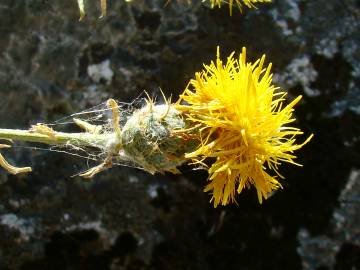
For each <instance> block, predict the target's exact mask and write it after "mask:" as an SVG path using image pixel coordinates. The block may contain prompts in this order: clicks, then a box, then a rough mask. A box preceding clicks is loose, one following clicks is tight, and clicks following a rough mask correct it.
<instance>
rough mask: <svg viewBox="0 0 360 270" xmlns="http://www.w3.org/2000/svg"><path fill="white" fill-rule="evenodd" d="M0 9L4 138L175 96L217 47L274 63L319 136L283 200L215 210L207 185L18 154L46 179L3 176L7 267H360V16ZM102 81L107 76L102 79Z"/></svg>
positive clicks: (296, 5) (284, 7)
mask: <svg viewBox="0 0 360 270" xmlns="http://www.w3.org/2000/svg"><path fill="white" fill-rule="evenodd" d="M87 2H88V5H87V11H88V16H87V18H86V20H85V21H83V22H78V17H79V14H78V9H77V5H76V1H75V0H73V1H47V0H1V1H0V126H1V127H7V128H28V127H29V125H30V124H33V123H36V122H51V121H54V120H56V119H59V118H61V117H64V116H66V115H69V114H71V113H74V112H77V111H81V110H84V109H86V108H89V107H91V106H94V105H97V104H99V103H101V102H103V101H105V100H106V99H107V98H109V97H115V98H117V99H119V100H121V101H126V102H129V101H131V100H132V99H133V98H135V97H137V96H139V94H141V93H142V91H143V90H147V91H148V92H149V93H152V94H154V95H157V96H160V92H159V89H160V88H161V89H162V90H163V91H164V92H165V93H166V95H168V96H170V94H172V95H173V96H174V97H176V96H177V95H178V94H179V93H180V92H181V91H182V90H183V89H184V87H185V86H186V84H187V82H188V80H189V79H190V78H191V77H192V76H193V74H194V72H195V71H197V70H200V69H201V67H202V63H204V62H205V63H208V62H209V60H210V59H214V57H215V52H216V46H217V45H221V52H222V55H223V56H224V57H225V56H226V55H228V54H229V53H230V52H231V51H233V50H235V51H237V52H240V50H241V47H242V46H244V45H246V47H247V48H248V55H249V57H250V58H251V59H252V60H254V59H256V58H258V57H259V56H261V54H263V53H266V54H267V56H268V59H270V60H271V61H272V62H273V64H274V73H275V78H274V79H275V81H276V83H277V84H278V85H280V86H281V87H283V88H284V89H287V90H289V96H290V98H292V97H294V96H296V95H299V94H302V95H303V96H304V98H303V101H302V103H301V104H300V105H298V107H297V111H296V116H297V119H298V121H297V125H298V126H300V127H301V128H302V129H303V130H304V131H305V133H306V134H310V133H314V134H315V137H314V139H313V140H312V141H311V143H309V144H308V145H307V146H306V147H304V149H302V150H300V151H299V152H298V156H299V159H298V160H299V162H301V163H302V164H303V165H304V167H303V168H299V167H294V166H286V165H284V166H282V168H281V171H282V173H283V174H284V175H285V176H286V180H284V181H283V185H284V189H283V190H280V191H279V192H277V193H276V194H275V195H274V196H273V197H271V198H270V199H269V200H267V201H266V202H265V203H263V205H259V204H258V202H257V198H256V193H255V192H254V190H250V191H246V192H244V193H243V194H241V196H239V197H238V205H233V206H228V207H218V208H217V209H214V208H213V207H212V205H211V204H209V203H208V201H209V195H208V194H205V193H203V192H202V188H203V186H204V184H205V181H206V177H207V176H206V173H205V172H203V171H192V170H191V167H184V168H182V171H183V175H179V176H175V175H171V174H167V175H164V176H162V175H155V176H151V175H149V174H147V173H145V172H142V171H140V170H137V169H132V168H126V167H116V168H113V169H111V170H109V171H107V172H105V173H102V174H101V175H99V176H97V177H96V178H95V179H94V180H93V181H91V182H84V181H83V180H82V179H80V178H79V177H75V178H73V177H71V176H72V175H74V174H76V173H77V172H79V171H81V170H82V169H84V168H85V167H86V161H84V160H78V159H76V158H73V157H69V156H67V155H65V154H59V153H53V152H49V151H35V150H31V149H26V148H16V149H15V150H14V149H12V150H9V151H6V152H5V155H6V157H7V158H8V159H9V160H10V161H11V162H12V163H15V164H17V165H31V166H33V169H34V172H33V173H31V174H28V175H21V176H10V175H8V174H6V173H5V172H4V171H3V170H0V182H1V184H0V269H23V270H33V269H55V270H56V269H62V270H65V269H160V270H161V269H169V270H177V269H181V270H184V269H217V270H219V269H249V270H260V269H268V270H269V269H286V270H289V269H291V270H296V269H306V270H331V269H334V270H347V269H349V270H350V269H351V270H354V269H360V214H359V213H360V212H359V209H360V142H359V138H360V86H359V81H360V28H359V25H360V4H359V2H358V1H355V0H343V1H340V0H316V1H302V0H283V1H280V0H276V1H275V0H274V1H273V2H274V3H273V4H268V5H258V6H259V9H258V10H248V9H246V10H245V13H243V14H240V13H239V12H238V11H236V10H235V11H234V14H233V16H232V17H229V16H228V9H227V7H223V8H222V9H214V10H211V9H209V8H208V7H207V6H206V5H205V4H200V3H199V1H198V2H196V3H195V1H194V3H192V4H187V3H182V2H176V1H170V2H169V3H168V4H167V5H166V6H164V5H165V4H166V2H165V1H161V0H148V1H138V0H134V1H133V2H132V3H126V2H125V1H115V0H112V1H109V4H108V6H109V7H108V8H109V14H108V16H107V17H106V18H105V19H103V20H98V19H97V17H98V15H99V13H100V10H99V3H98V2H99V1H97V0H88V1H87ZM92 70H95V72H92Z"/></svg>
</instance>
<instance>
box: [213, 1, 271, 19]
mask: <svg viewBox="0 0 360 270" xmlns="http://www.w3.org/2000/svg"><path fill="white" fill-rule="evenodd" d="M234 2H235V3H234ZM264 2H268V3H269V2H271V0H229V1H225V0H210V5H211V7H212V8H214V7H215V6H218V7H219V8H220V7H221V5H222V3H227V4H229V9H230V15H232V7H233V6H234V5H235V4H236V6H237V7H238V8H239V10H242V7H243V5H245V6H247V7H248V8H256V6H255V4H257V3H264Z"/></svg>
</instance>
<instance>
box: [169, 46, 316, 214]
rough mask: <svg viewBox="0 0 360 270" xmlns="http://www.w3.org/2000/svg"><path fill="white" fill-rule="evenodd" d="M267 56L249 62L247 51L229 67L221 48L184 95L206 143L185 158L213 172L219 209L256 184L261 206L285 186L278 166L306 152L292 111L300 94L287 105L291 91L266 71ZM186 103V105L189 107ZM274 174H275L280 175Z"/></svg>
mask: <svg viewBox="0 0 360 270" xmlns="http://www.w3.org/2000/svg"><path fill="white" fill-rule="evenodd" d="M264 61H265V56H262V58H261V59H259V60H257V61H256V62H255V63H246V49H245V48H243V49H242V53H241V54H240V57H239V59H235V58H234V53H232V54H231V55H230V56H229V57H228V58H227V62H226V64H225V65H224V64H223V63H222V61H221V60H220V55H219V48H218V51H217V59H216V62H215V63H214V62H212V63H211V64H210V65H204V70H203V71H202V72H200V73H196V78H195V79H193V80H191V81H190V83H189V85H188V87H187V89H186V90H185V91H184V93H183V94H182V95H181V96H180V100H179V102H178V103H177V104H178V105H177V107H176V108H177V109H178V110H180V111H181V112H183V113H184V114H185V115H186V119H187V120H188V121H190V122H192V123H193V124H194V125H197V126H198V130H199V133H198V134H199V135H198V136H199V138H198V139H199V141H201V144H200V145H199V147H198V148H197V149H196V150H195V151H194V152H192V153H188V154H187V155H186V158H190V159H192V160H193V161H194V162H195V163H197V164H203V161H204V160H205V159H206V158H213V159H214V160H215V162H214V163H213V164H212V165H211V166H210V168H209V169H208V172H209V182H210V183H209V184H208V185H207V186H206V188H205V191H211V192H212V199H211V200H212V201H213V203H214V206H215V207H216V206H217V205H219V204H222V205H226V204H228V203H229V202H234V201H235V193H236V191H237V193H240V192H241V191H242V190H243V189H244V188H245V187H247V188H250V187H251V186H252V185H253V186H255V188H256V190H257V196H258V199H259V202H260V203H262V199H263V198H265V199H266V198H267V197H268V196H269V194H270V193H271V192H272V191H273V190H276V189H278V188H280V187H281V184H280V183H279V181H278V179H277V178H278V177H281V178H282V176H281V175H280V174H279V172H278V166H279V165H280V164H281V163H282V162H288V163H292V164H296V165H299V164H297V163H295V162H294V159H295V158H296V156H294V154H293V151H295V150H297V149H299V148H301V147H302V146H303V145H304V144H306V143H307V142H308V141H309V140H310V139H311V137H312V135H311V136H310V137H309V138H308V139H307V140H306V141H305V142H304V143H302V144H295V137H296V136H297V135H300V134H302V132H301V130H300V129H298V128H296V127H291V126H289V124H290V123H292V122H294V121H295V118H294V117H293V116H292V114H293V111H294V109H293V107H294V106H295V104H297V103H298V102H299V101H300V99H301V96H298V97H297V98H296V99H294V100H293V101H292V102H291V103H289V104H288V105H286V106H285V105H284V101H285V97H286V93H285V92H282V91H280V90H279V89H278V88H277V87H275V86H274V85H273V84H272V74H271V73H270V70H271V64H269V65H268V66H267V67H264ZM184 103H185V104H184ZM269 171H273V172H275V176H272V175H270V172H269Z"/></svg>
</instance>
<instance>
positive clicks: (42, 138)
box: [0, 129, 114, 148]
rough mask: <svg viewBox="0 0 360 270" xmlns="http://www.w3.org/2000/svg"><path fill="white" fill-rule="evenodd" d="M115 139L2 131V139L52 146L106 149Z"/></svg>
mask: <svg viewBox="0 0 360 270" xmlns="http://www.w3.org/2000/svg"><path fill="white" fill-rule="evenodd" d="M113 138H114V134H112V133H107V134H106V133H105V134H94V133H89V132H81V133H65V132H54V133H53V134H51V135H48V134H41V133H38V132H33V131H29V130H20V129H0V139H8V140H14V141H25V142H36V143H44V144H51V145H64V144H72V145H76V146H88V147H96V148H104V147H106V145H108V142H109V140H112V139H113Z"/></svg>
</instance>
